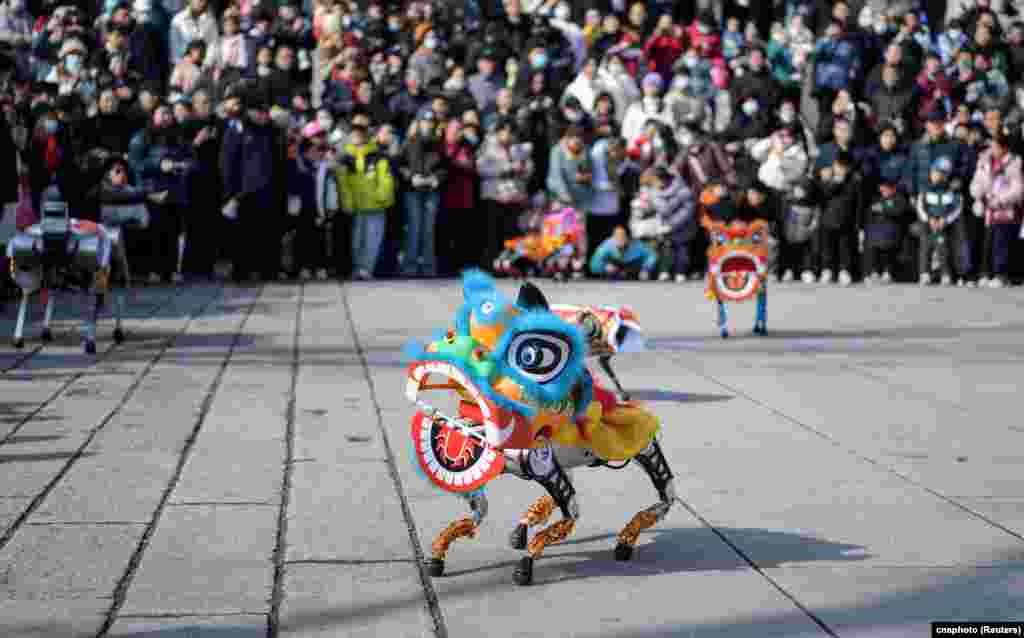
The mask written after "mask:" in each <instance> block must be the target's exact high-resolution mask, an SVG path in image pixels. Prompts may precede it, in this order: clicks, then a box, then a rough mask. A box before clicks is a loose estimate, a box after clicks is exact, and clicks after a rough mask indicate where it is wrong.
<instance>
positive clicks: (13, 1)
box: [8, 0, 25, 11]
mask: <svg viewBox="0 0 1024 638" xmlns="http://www.w3.org/2000/svg"><path fill="white" fill-rule="evenodd" d="M8 6H9V7H10V8H11V11H21V10H22V9H24V8H25V0H10V4H9V5H8Z"/></svg>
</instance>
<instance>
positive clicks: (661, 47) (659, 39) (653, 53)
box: [644, 35, 683, 78]
mask: <svg viewBox="0 0 1024 638" xmlns="http://www.w3.org/2000/svg"><path fill="white" fill-rule="evenodd" d="M644 55H646V56H647V59H648V60H649V61H650V62H651V64H652V65H653V66H654V71H655V72H657V73H658V74H659V75H661V77H663V78H667V77H669V76H671V75H672V65H673V64H675V61H676V60H678V59H679V57H680V56H682V55H683V43H682V41H681V40H680V39H679V38H676V37H674V36H671V35H652V36H651V37H650V38H648V39H647V43H646V44H644Z"/></svg>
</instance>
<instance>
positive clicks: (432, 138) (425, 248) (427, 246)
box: [399, 109, 448, 278]
mask: <svg viewBox="0 0 1024 638" xmlns="http://www.w3.org/2000/svg"><path fill="white" fill-rule="evenodd" d="M436 127H437V118H436V116H435V115H434V113H433V111H431V110H429V109H423V110H422V111H420V113H418V114H417V117H416V124H415V126H414V128H413V129H412V130H411V131H410V135H409V139H407V140H406V144H405V156H404V161H403V163H402V165H401V168H400V169H399V170H400V172H401V173H402V175H403V177H404V178H405V179H406V180H407V181H408V183H409V185H410V186H411V188H410V189H409V190H407V191H406V193H405V197H404V204H405V210H406V215H407V218H408V220H409V227H408V232H407V234H406V244H405V258H404V262H403V264H402V274H403V275H404V276H405V277H426V278H433V277H436V276H437V261H436V254H437V253H436V252H435V250H436V244H435V240H434V226H435V224H436V222H437V209H438V207H439V206H440V203H441V189H442V187H443V186H444V185H445V181H446V179H447V177H448V169H447V166H446V160H445V157H444V149H443V148H442V144H441V140H439V139H438V137H437V135H436V132H437V129H436Z"/></svg>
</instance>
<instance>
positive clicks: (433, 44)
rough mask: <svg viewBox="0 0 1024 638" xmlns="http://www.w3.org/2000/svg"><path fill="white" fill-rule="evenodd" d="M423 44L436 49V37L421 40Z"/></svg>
mask: <svg viewBox="0 0 1024 638" xmlns="http://www.w3.org/2000/svg"><path fill="white" fill-rule="evenodd" d="M423 46H425V47H427V48H428V49H436V48H437V38H427V39H426V40H424V41H423Z"/></svg>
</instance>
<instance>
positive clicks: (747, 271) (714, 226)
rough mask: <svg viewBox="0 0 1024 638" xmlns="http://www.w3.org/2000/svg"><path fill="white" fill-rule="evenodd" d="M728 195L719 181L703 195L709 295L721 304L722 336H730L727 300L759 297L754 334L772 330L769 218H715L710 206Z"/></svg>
mask: <svg viewBox="0 0 1024 638" xmlns="http://www.w3.org/2000/svg"><path fill="white" fill-rule="evenodd" d="M725 195H726V190H725V187H724V186H722V185H721V184H715V185H713V186H709V187H708V188H706V189H704V191H703V192H702V193H701V195H700V206H701V213H700V220H701V226H702V227H703V228H704V229H705V230H706V231H707V232H708V236H709V237H710V240H711V245H710V247H709V248H708V275H707V290H706V292H705V295H706V296H707V298H708V299H711V300H713V301H716V302H717V304H718V328H719V330H720V331H721V335H722V338H723V339H724V338H727V337H728V336H729V327H728V313H727V312H726V308H725V303H726V302H729V303H736V302H741V301H746V300H748V299H750V298H752V297H755V296H756V298H757V318H756V319H755V321H754V334H759V335H763V334H766V333H767V332H768V327H767V323H768V317H767V308H768V258H769V248H768V236H769V230H768V222H767V221H765V220H762V219H758V220H754V221H752V222H749V223H748V222H743V221H734V222H729V223H725V222H719V221H714V220H713V219H712V218H711V216H710V215H709V209H710V208H711V207H712V206H714V205H716V204H718V203H720V202H721V201H722V200H723V199H724V198H725Z"/></svg>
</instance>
